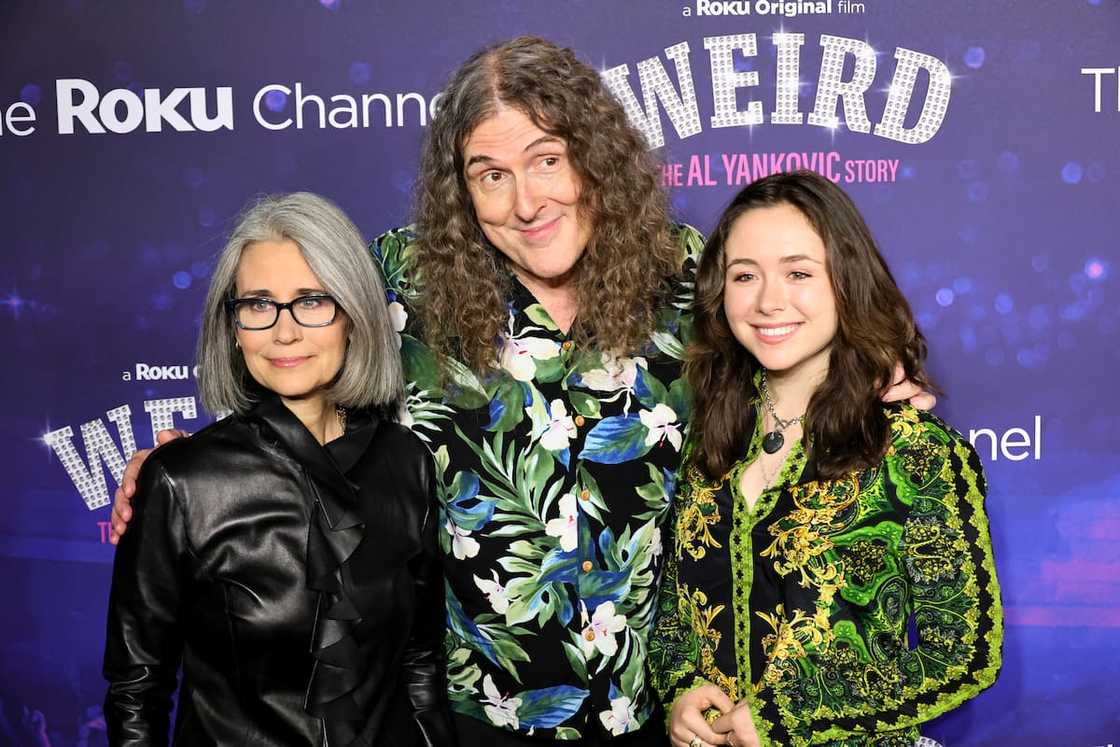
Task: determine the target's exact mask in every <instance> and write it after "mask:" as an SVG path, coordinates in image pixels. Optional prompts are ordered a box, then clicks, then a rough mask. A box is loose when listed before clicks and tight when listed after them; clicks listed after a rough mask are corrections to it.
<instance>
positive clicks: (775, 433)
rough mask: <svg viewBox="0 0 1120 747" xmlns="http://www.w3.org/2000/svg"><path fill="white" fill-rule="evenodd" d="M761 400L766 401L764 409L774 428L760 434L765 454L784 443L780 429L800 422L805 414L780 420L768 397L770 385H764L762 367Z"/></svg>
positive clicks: (777, 448)
mask: <svg viewBox="0 0 1120 747" xmlns="http://www.w3.org/2000/svg"><path fill="white" fill-rule="evenodd" d="M761 383H762V386H761V389H762V401H763V402H764V403H766V410H767V411H768V412H769V413H770V417H772V418H774V430H772V431H770V432H768V433H766V434H765V435H763V436H762V450H763V451H765V452H766V453H767V454H774V453H776V452H777V451H778V450H779V449H781V448H782V446H783V445H785V442H786V437H785V436H783V435H782V431H784V430H785V429H786V428H789V427H790V426H791V425H793V424H794V423H801V422H803V421H804V420H805V414H804V413H802V414H801V415H798V416H797V417H796V418H790V419H789V420H782V419H781V418H779V417H778V411H777V410H775V409H774V401H773V400H772V399H771V398H770V387H768V386H767V385H766V369H765V368H764V369H762V382H761Z"/></svg>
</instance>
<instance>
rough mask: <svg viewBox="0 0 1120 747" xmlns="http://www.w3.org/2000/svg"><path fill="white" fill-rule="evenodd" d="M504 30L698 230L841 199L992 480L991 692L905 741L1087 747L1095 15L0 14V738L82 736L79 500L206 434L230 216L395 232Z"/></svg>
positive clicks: (1100, 86)
mask: <svg viewBox="0 0 1120 747" xmlns="http://www.w3.org/2000/svg"><path fill="white" fill-rule="evenodd" d="M524 33H531V34H537V35H541V36H546V37H549V38H551V39H554V40H556V41H557V42H560V43H562V44H564V45H567V46H571V47H572V48H574V49H575V50H576V51H577V52H578V53H579V55H580V56H581V57H582V59H584V60H586V61H587V62H589V63H590V64H592V65H593V66H595V67H597V68H599V69H600V70H601V71H602V75H603V79H604V81H605V82H606V84H607V85H608V86H609V87H610V89H611V90H612V91H613V93H614V94H615V95H616V96H617V97H618V98H619V99H620V100H621V101H622V102H623V104H624V105H625V107H626V109H627V112H628V113H629V115H630V117H631V118H632V120H633V121H634V123H635V124H636V125H637V126H638V127H639V128H640V129H641V130H642V131H643V132H644V133H645V135H646V137H647V138H648V140H649V141H650V143H651V146H652V147H655V148H657V149H658V152H659V153H660V154H661V155H662V156H663V158H664V162H665V165H664V172H663V173H664V183H665V186H666V188H668V189H669V190H671V193H672V200H673V206H674V209H675V212H676V213H677V215H678V216H679V218H681V219H683V220H685V221H687V222H689V223H692V224H693V225H696V226H697V227H699V228H701V229H707V228H709V227H710V226H711V225H712V223H713V222H714V219H715V217H716V216H717V215H718V212H719V211H720V208H721V206H722V205H723V204H724V203H726V201H727V200H728V199H729V198H730V197H731V196H732V194H734V192H735V191H736V190H737V188H739V187H740V186H742V185H744V184H746V183H748V182H750V181H751V180H753V179H756V178H759V177H761V176H764V175H766V174H769V173H773V172H775V171H782V170H791V169H798V168H809V169H815V170H818V171H820V172H821V173H823V174H826V175H827V176H828V177H829V178H831V179H832V180H833V181H835V182H836V183H838V184H840V185H841V186H843V187H844V189H846V190H847V191H848V192H849V193H850V194H851V195H852V197H853V198H854V199H855V201H856V203H857V204H858V205H859V206H860V208H861V209H862V210H863V212H864V214H865V215H866V216H867V219H868V222H869V223H870V225H871V227H872V229H873V231H874V233H875V235H876V237H877V238H878V240H879V242H880V244H881V246H882V248H883V251H884V253H885V254H886V255H887V257H888V259H889V261H890V263H891V266H892V268H893V270H894V272H895V274H896V277H897V278H898V280H899V283H900V284H901V285H902V288H903V290H904V291H905V292H906V294H907V296H908V298H909V299H910V302H911V304H913V306H914V309H915V312H916V314H917V315H918V318H919V321H920V323H921V326H922V328H923V330H924V331H925V333H926V335H927V336H928V337H929V340H930V348H931V351H932V352H931V358H932V370H933V373H934V375H935V377H936V379H937V380H938V382H939V383H940V384H941V385H942V386H943V388H944V389H945V391H946V393H947V394H946V396H945V397H944V398H943V399H942V401H941V403H940V404H939V405H938V411H939V412H940V413H941V414H942V415H943V417H945V418H946V419H947V420H949V421H950V422H951V423H953V424H954V425H955V426H956V427H957V428H958V429H959V430H961V431H962V432H963V433H964V434H966V435H967V436H968V437H969V438H970V439H971V440H972V442H973V443H974V444H975V445H976V447H977V449H978V451H979V452H980V454H981V456H982V457H983V459H984V462H985V465H986V468H987V472H988V477H989V482H990V485H991V492H990V495H989V498H988V510H989V512H990V515H991V525H992V534H993V540H994V543H995V550H996V561H997V565H998V567H999V575H1000V581H1001V582H1002V585H1003V603H1004V605H1005V612H1006V620H1007V634H1006V642H1005V645H1004V662H1005V663H1004V668H1003V672H1002V674H1001V675H1000V679H999V682H998V683H997V684H996V685H995V687H994V688H992V689H991V690H989V691H988V692H985V693H984V694H983V695H981V696H980V697H979V698H977V699H976V700H974V701H972V702H969V703H967V704H966V705H965V706H963V707H962V708H960V709H959V710H957V711H956V712H954V713H952V714H951V715H949V716H947V717H945V718H943V719H941V720H939V721H938V722H935V723H934V724H932V725H931V726H930V727H928V729H927V733H928V735H929V736H930V737H932V738H934V739H936V740H938V741H939V742H941V743H943V744H944V745H947V746H948V747H958V746H961V745H1021V744H1029V745H1061V746H1062V747H1096V746H1097V745H1108V744H1116V743H1120V696H1117V683H1116V673H1117V671H1120V464H1118V456H1117V444H1120V427H1118V424H1120V421H1118V410H1120V406H1118V405H1117V399H1118V398H1117V394H1116V376H1117V369H1118V365H1117V364H1118V354H1117V326H1118V323H1120V304H1118V303H1117V277H1118V273H1120V253H1118V251H1117V239H1116V235H1117V232H1116V227H1117V225H1118V224H1117V214H1118V212H1120V199H1118V198H1120V147H1118V146H1120V4H1118V2H1117V0H1060V1H1059V0H1032V2H1013V1H1011V0H993V1H989V2H975V1H974V0H907V1H906V2H902V1H901V0H864V1H863V2H855V1H854V0H821V1H818V2H808V1H806V0H788V1H782V0H730V1H727V0H610V1H609V2H603V1H602V0H565V1H564V2H552V3H544V2H517V1H516V0H480V1H476V2H449V1H445V0H422V1H421V2H415V1H413V2H376V3H374V2H359V1H358V0H320V2H312V1H311V0H305V1H304V2H301V3H280V4H277V3H271V2H265V1H264V0H259V1H253V2H239V3H227V2H217V0H210V1H208V0H181V2H161V3H149V2H143V1H142V0H130V1H129V2H114V3H101V2H94V1H93V0H59V1H58V2H50V3H40V2H31V1H30V0H28V1H27V2H5V3H2V4H0V216H2V217H0V246H2V251H0V339H2V340H3V344H2V346H0V352H2V354H3V358H4V362H3V364H2V365H0V383H2V386H0V392H2V394H0V396H2V397H3V403H4V404H3V408H2V409H0V465H2V469H3V474H5V475H7V477H6V483H5V485H6V487H5V488H4V490H3V492H2V494H0V589H2V590H3V595H4V598H5V601H4V602H3V605H2V607H3V612H0V743H3V742H11V743H14V744H21V745H22V744H28V745H32V744H33V745H47V744H50V745H54V747H60V746H62V745H93V744H98V743H104V741H105V735H104V723H103V721H102V718H101V711H100V703H101V701H102V698H103V696H104V683H103V682H102V680H101V676H100V663H101V653H102V645H103V636H104V625H105V612H106V598H107V595H108V586H109V577H110V570H111V563H112V559H113V548H112V546H111V545H109V544H108V543H107V538H108V518H109V508H108V503H109V501H110V500H111V496H112V491H113V490H114V489H115V487H116V484H117V479H118V478H119V476H120V474H121V470H122V467H123V465H124V463H125V461H126V460H127V458H128V457H129V455H130V454H131V453H132V452H133V451H134V450H135V449H137V448H145V447H148V446H150V445H151V444H152V438H153V433H154V432H155V431H158V430H160V429H162V428H166V427H169V426H173V425H174V426H178V427H183V428H187V429H198V428H200V427H201V426H202V425H203V424H204V423H206V422H208V415H207V414H206V413H204V412H203V411H202V409H201V406H200V405H199V403H198V399H197V393H196V389H195V380H194V378H195V374H194V368H193V361H192V355H193V347H194V341H195V335H196V333H197V324H198V315H199V309H200V307H201V304H202V299H203V295H204V292H205V288H206V284H207V280H208V276H209V272H210V268H211V262H212V259H213V256H214V254H215V252H216V251H217V250H218V249H219V248H220V246H221V244H222V240H223V236H224V235H225V233H226V232H227V231H228V230H229V228H230V225H231V219H232V218H233V216H235V214H236V213H237V212H238V210H239V209H240V208H241V207H242V206H243V205H244V204H245V202H246V200H247V199H248V198H249V197H251V196H252V195H255V194H259V193H267V192H273V191H281V190H305V189H306V190H312V191H315V192H320V193H322V194H324V195H327V196H329V197H331V198H332V199H334V200H335V201H337V202H338V203H339V204H340V205H342V206H343V208H344V209H345V210H347V212H349V214H350V215H351V216H352V217H353V218H354V220H355V222H356V223H357V224H358V225H359V227H360V228H361V229H362V230H363V231H364V232H365V233H366V234H367V235H369V236H371V237H372V236H374V235H375V234H377V233H379V232H380V231H383V230H385V229H387V228H390V227H393V226H396V225H399V224H402V223H404V222H406V221H407V217H408V204H409V195H410V190H411V187H412V184H413V180H414V178H415V175H416V167H417V155H418V145H419V142H420V138H421V136H422V134H423V132H424V129H425V127H426V126H427V125H428V124H429V122H430V121H431V118H432V116H433V115H435V116H438V106H439V100H438V91H439V89H440V86H441V84H442V81H443V80H444V79H445V77H446V76H447V74H448V73H449V72H450V70H452V69H453V68H454V67H455V66H456V64H457V63H459V62H460V61H462V60H463V59H465V58H466V57H467V55H468V54H469V53H470V52H471V51H473V50H474V49H476V48H477V47H479V46H481V45H483V44H486V43H489V42H492V41H496V40H499V39H502V38H505V37H509V36H515V35H518V34H524ZM464 292H469V289H465V290H464Z"/></svg>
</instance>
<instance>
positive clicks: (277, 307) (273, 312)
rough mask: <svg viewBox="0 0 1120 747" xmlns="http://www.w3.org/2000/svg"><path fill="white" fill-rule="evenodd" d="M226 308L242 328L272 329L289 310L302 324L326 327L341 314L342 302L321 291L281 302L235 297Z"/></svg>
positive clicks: (302, 325) (268, 299) (227, 302)
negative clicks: (339, 305)
mask: <svg viewBox="0 0 1120 747" xmlns="http://www.w3.org/2000/svg"><path fill="white" fill-rule="evenodd" d="M226 309H227V310H228V311H229V313H230V314H231V315H232V316H233V321H234V323H235V324H236V325H237V326H238V328H240V329H247V330H261V329H269V328H270V327H273V326H275V324H276V322H278V321H280V312H281V311H283V310H284V309H287V310H288V311H289V312H291V314H292V319H294V320H295V322H296V324H298V325H299V326H301V327H326V326H329V325H330V324H332V323H333V322H334V318H335V316H336V315H337V314H338V302H337V301H335V300H334V299H333V298H332V297H330V296H328V295H326V294H323V293H317V294H314V295H309V296H300V297H299V298H293V299H292V300H291V301H288V302H287V303H279V302H278V301H273V300H272V299H271V298H231V299H229V300H228V301H226Z"/></svg>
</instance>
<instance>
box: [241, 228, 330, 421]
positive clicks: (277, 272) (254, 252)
mask: <svg viewBox="0 0 1120 747" xmlns="http://www.w3.org/2000/svg"><path fill="white" fill-rule="evenodd" d="M326 292H327V291H326V290H325V289H324V288H323V284H322V283H321V282H320V281H319V278H317V277H315V273H313V272H312V271H311V268H310V267H308V265H307V262H306V261H305V260H304V258H303V254H302V253H301V252H300V250H299V247H298V246H296V244H295V242H292V241H259V242H254V243H252V244H249V245H248V246H246V247H245V249H244V250H242V252H241V262H240V263H239V264H238V266H237V297H238V298H264V299H269V300H272V301H277V302H279V303H286V302H288V301H291V300H292V299H294V298H298V297H300V296H307V295H311V294H315V293H321V294H325V293H326ZM309 303H313V302H309ZM348 324H349V323H348V322H347V319H346V316H345V314H343V313H342V310H341V309H339V311H338V313H337V315H336V316H335V320H334V322H333V323H332V324H330V325H328V326H325V327H304V326H301V325H299V324H297V323H296V321H295V319H294V318H293V317H292V313H291V311H290V310H287V309H285V310H284V311H281V312H280V318H279V319H277V320H276V324H275V325H273V326H272V327H270V328H268V329H262V330H246V329H238V330H237V342H238V344H239V345H240V346H241V352H242V354H243V355H244V356H245V365H246V366H247V367H248V369H249V373H250V374H251V375H252V377H253V379H255V380H256V382H257V383H258V384H260V385H261V386H263V387H265V388H266V389H271V390H272V391H274V392H276V393H277V394H279V395H280V396H281V397H283V398H284V399H289V400H292V399H303V398H307V397H313V396H315V395H316V394H317V393H320V392H321V391H322V390H323V389H324V388H326V387H327V386H329V385H330V383H331V382H332V381H333V380H334V378H335V376H337V375H338V372H339V370H340V369H341V368H342V363H343V360H344V359H345V357H346V333H347V327H348Z"/></svg>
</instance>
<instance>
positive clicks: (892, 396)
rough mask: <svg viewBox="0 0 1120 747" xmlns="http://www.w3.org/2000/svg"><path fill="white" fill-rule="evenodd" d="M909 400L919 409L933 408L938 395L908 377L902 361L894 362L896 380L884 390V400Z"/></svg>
mask: <svg viewBox="0 0 1120 747" xmlns="http://www.w3.org/2000/svg"><path fill="white" fill-rule="evenodd" d="M901 400H909V401H910V404H912V405H913V406H914V407H917V408H918V409H919V410H932V409H933V408H934V405H936V404H937V397H935V396H934V395H933V392H927V391H926V390H925V389H922V388H921V387H920V386H918V385H917V384H915V383H914V382H913V381H910V379H908V378H906V371H905V370H904V369H903V368H902V364H901V363H896V364H894V382H893V383H892V384H891V385H890V386H889V387H887V390H886V391H885V392H883V401H884V402H899V401H901Z"/></svg>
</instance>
